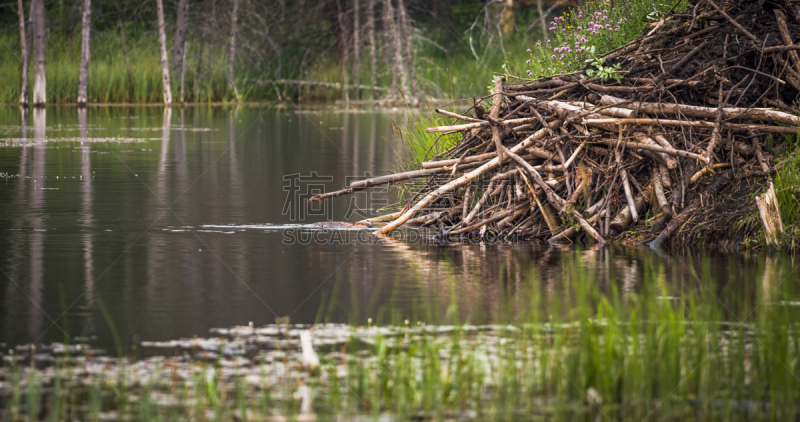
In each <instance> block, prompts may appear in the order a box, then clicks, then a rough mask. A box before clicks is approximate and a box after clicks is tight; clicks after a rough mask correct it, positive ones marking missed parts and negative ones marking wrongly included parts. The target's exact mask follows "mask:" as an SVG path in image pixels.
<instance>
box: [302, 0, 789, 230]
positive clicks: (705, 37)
mask: <svg viewBox="0 0 800 422" xmlns="http://www.w3.org/2000/svg"><path fill="white" fill-rule="evenodd" d="M799 36H800V10H798V9H797V8H795V6H793V5H792V4H791V3H790V2H788V1H783V2H756V1H733V2H728V3H723V2H721V1H719V0H715V1H712V0H704V1H699V2H698V4H697V5H695V6H690V7H689V8H688V10H687V11H686V12H684V13H674V14H671V15H670V16H668V17H666V18H663V19H661V20H660V21H659V22H656V23H653V24H651V25H650V27H649V28H648V29H647V31H646V33H644V34H642V35H641V36H639V37H638V38H636V39H635V40H634V41H632V42H630V43H628V44H627V45H625V46H623V47H621V48H618V49H616V50H615V51H612V52H610V53H609V54H607V55H606V56H605V66H616V65H617V64H619V70H618V72H617V74H616V75H618V76H621V77H620V78H617V77H609V78H606V80H603V79H601V78H598V77H585V76H582V75H578V74H573V75H567V76H561V77H552V78H547V79H539V80H522V79H520V80H519V81H521V82H522V83H516V84H511V83H508V82H507V81H506V80H505V78H504V77H500V76H498V77H497V78H496V82H495V87H494V94H493V95H491V96H488V97H487V98H484V99H482V100H481V101H478V102H475V104H474V105H473V106H472V107H471V108H470V109H468V110H465V111H464V112H462V113H451V112H447V111H444V110H437V112H438V113H442V114H444V115H446V116H449V117H452V118H453V119H456V120H458V121H460V124H455V125H452V126H441V127H431V128H428V129H427V131H428V132H429V133H440V134H452V133H458V134H460V135H461V136H460V140H459V141H458V142H457V143H456V144H455V145H454V146H452V147H449V148H447V149H446V150H444V148H440V150H439V151H435V152H433V153H431V156H432V157H431V158H430V159H429V160H428V161H424V162H422V163H421V168H420V169H419V170H414V171H409V172H403V173H397V174H393V175H389V176H383V177H377V178H373V179H368V180H362V181H358V182H354V183H352V184H351V186H350V187H349V188H347V189H344V190H341V191H337V192H331V193H327V194H324V195H320V196H317V197H315V198H313V199H314V200H320V199H324V198H331V197H335V196H339V195H343V194H348V193H352V192H355V191H358V190H362V189H367V188H370V187H373V186H377V185H382V184H388V183H396V182H401V181H407V180H409V179H418V178H424V181H425V183H421V184H419V183H417V184H415V185H414V186H416V189H415V191H414V195H413V197H412V198H411V200H409V201H408V202H407V204H406V205H405V207H404V208H403V209H402V210H401V211H399V212H397V213H394V214H391V215H387V216H383V217H380V218H378V219H372V220H371V221H373V222H377V221H384V222H388V224H386V225H384V226H383V227H381V228H380V229H379V230H378V232H379V233H387V232H389V231H391V230H394V229H396V228H398V227H400V226H401V225H413V224H417V225H420V224H421V225H433V226H436V227H443V228H444V230H446V231H447V235H448V237H449V238H450V239H451V240H455V239H458V238H459V237H460V236H461V237H467V236H469V237H471V238H473V239H475V238H478V237H481V238H484V237H486V236H492V238H493V239H498V238H499V239H543V240H547V241H549V242H572V241H576V240H580V239H581V238H585V239H589V240H591V239H593V240H594V241H596V242H598V243H601V244H602V243H605V242H606V241H607V240H609V239H625V238H627V239H631V236H633V237H634V238H635V240H637V241H642V240H651V241H652V244H653V245H660V244H662V243H663V242H664V241H665V240H667V239H671V240H672V242H673V243H687V242H691V241H695V240H698V239H703V240H704V241H706V242H714V241H723V240H725V241H729V240H734V239H735V238H736V237H737V236H743V235H752V234H755V233H756V232H757V231H758V230H759V229H761V228H762V225H763V228H764V230H765V233H766V234H767V240H768V241H770V236H772V241H774V239H775V236H777V232H779V231H780V230H781V227H782V223H781V222H780V213H779V212H778V210H777V205H776V200H775V195H774V191H773V190H772V187H771V183H769V177H770V175H773V174H775V172H776V170H777V169H779V168H780V166H781V164H782V163H781V162H776V160H775V158H774V157H773V155H771V154H770V153H769V151H768V150H767V148H765V143H766V142H770V143H771V145H772V148H771V149H770V151H773V152H774V151H782V152H783V153H785V154H784V155H786V156H789V152H792V151H790V149H791V148H793V147H794V146H793V145H792V143H793V142H794V140H795V139H796V138H795V137H796V136H797V126H798V122H799V121H798V117H797V113H796V110H797V106H798V104H797V98H798V93H800V53H799V52H800V45H794V44H793V41H792V40H793V39H796V38H798V37H799ZM587 69H588V67H587V68H584V69H582V70H581V72H578V73H582V74H585V73H586V70H587ZM589 73H591V72H589ZM617 79H618V80H617ZM486 101H491V102H490V103H487V102H486ZM433 154H436V155H435V156H433ZM774 154H775V155H779V154H777V153H774ZM791 155H792V156H793V155H794V152H792V154H791ZM764 191H767V194H765V195H764V196H763V197H756V195H757V194H760V193H762V192H764ZM756 198H757V199H758V201H757V200H756ZM756 202H759V203H760V205H759V207H760V208H761V213H760V220H761V223H762V224H759V223H758V221H759V219H758V218H754V219H752V223H751V224H743V223H742V220H743V219H744V218H745V217H746V216H752V215H758V214H757V213H756V211H755V210H756ZM734 231H738V232H734Z"/></svg>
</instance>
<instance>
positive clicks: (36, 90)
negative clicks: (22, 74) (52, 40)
mask: <svg viewBox="0 0 800 422" xmlns="http://www.w3.org/2000/svg"><path fill="white" fill-rule="evenodd" d="M32 2H33V4H32V6H33V7H32V9H33V13H32V19H33V48H34V51H33V54H34V64H33V105H34V106H36V107H44V104H45V103H46V102H47V79H46V76H45V51H44V49H45V40H44V37H45V29H46V28H45V20H44V0H32Z"/></svg>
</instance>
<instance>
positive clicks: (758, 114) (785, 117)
mask: <svg viewBox="0 0 800 422" xmlns="http://www.w3.org/2000/svg"><path fill="white" fill-rule="evenodd" d="M600 103H602V104H604V105H618V106H619V107H621V108H627V109H630V110H639V111H642V112H645V113H647V114H653V115H672V116H676V115H679V114H683V115H685V116H691V117H706V118H711V119H713V118H715V117H716V115H717V108H716V107H701V106H693V105H683V104H672V103H640V102H628V101H627V100H623V99H622V98H618V97H614V96H611V95H603V96H602V97H601V98H600ZM722 118H723V119H726V120H727V119H743V120H761V121H767V122H777V123H783V124H787V125H792V126H797V125H800V117H797V116H794V115H792V114H789V113H784V112H782V111H778V110H773V109H770V108H741V107H723V108H722Z"/></svg>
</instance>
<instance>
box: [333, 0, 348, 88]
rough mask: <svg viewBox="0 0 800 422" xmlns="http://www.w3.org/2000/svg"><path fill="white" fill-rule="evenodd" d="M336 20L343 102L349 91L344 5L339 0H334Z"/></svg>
mask: <svg viewBox="0 0 800 422" xmlns="http://www.w3.org/2000/svg"><path fill="white" fill-rule="evenodd" d="M336 20H337V22H338V23H339V26H338V28H339V30H338V35H339V40H338V42H339V45H341V46H342V48H340V50H339V68H340V70H339V71H340V72H341V75H342V79H343V80H344V83H343V84H342V91H341V95H342V96H343V97H344V101H345V103H349V102H350V91H348V90H347V88H346V85H348V80H347V55H348V42H347V31H346V30H345V24H344V7H343V5H342V2H341V0H336Z"/></svg>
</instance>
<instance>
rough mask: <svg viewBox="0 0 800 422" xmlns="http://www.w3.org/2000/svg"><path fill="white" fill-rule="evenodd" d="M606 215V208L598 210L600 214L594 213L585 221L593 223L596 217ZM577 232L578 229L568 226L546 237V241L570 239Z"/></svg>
mask: <svg viewBox="0 0 800 422" xmlns="http://www.w3.org/2000/svg"><path fill="white" fill-rule="evenodd" d="M605 215H606V210H602V211H600V214H594V215H592V216H590V217H588V218H587V219H586V222H587V223H589V224H594V223H596V222H597V220H598V219H600V218H603V217H604V216H605ZM576 233H578V230H577V229H575V227H570V228H568V229H566V230H562V231H561V232H559V233H558V234H556V235H554V236H552V237H551V238H549V239H547V243H560V242H564V241H567V240H569V239H571V238H572V237H573V236H575V234H576Z"/></svg>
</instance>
